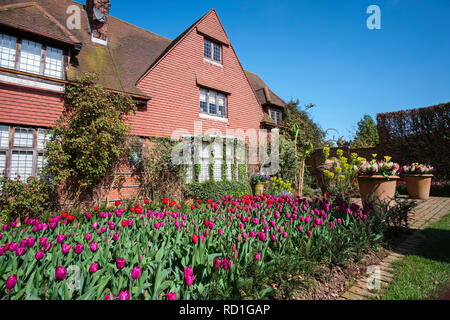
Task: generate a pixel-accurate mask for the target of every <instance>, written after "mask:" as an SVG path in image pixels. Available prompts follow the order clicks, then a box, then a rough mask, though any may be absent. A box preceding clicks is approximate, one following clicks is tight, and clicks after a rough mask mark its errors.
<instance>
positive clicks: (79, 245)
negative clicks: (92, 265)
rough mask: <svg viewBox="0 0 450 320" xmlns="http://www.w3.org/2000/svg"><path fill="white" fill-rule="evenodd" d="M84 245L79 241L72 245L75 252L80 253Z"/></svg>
mask: <svg viewBox="0 0 450 320" xmlns="http://www.w3.org/2000/svg"><path fill="white" fill-rule="evenodd" d="M83 249H84V246H83V245H82V244H81V243H78V244H77V245H76V246H75V247H73V251H75V253H76V254H80V253H82V252H83Z"/></svg>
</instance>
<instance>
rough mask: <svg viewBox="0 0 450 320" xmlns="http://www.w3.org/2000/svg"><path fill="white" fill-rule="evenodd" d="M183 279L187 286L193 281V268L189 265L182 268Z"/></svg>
mask: <svg viewBox="0 0 450 320" xmlns="http://www.w3.org/2000/svg"><path fill="white" fill-rule="evenodd" d="M184 280H185V281H186V285H187V286H190V285H192V284H193V283H194V270H192V268H191V267H187V268H184Z"/></svg>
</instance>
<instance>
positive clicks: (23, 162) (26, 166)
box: [0, 125, 50, 181]
mask: <svg viewBox="0 0 450 320" xmlns="http://www.w3.org/2000/svg"><path fill="white" fill-rule="evenodd" d="M9 132H10V127H9V126H4V125H2V126H0V175H6V176H7V177H8V178H10V179H16V178H17V177H18V176H20V179H21V180H22V181H26V179H27V178H28V177H30V176H39V173H40V172H41V170H42V169H43V168H44V167H45V164H46V160H45V156H44V152H45V144H46V142H47V141H48V139H49V137H50V134H49V132H50V130H48V129H43V128H38V129H34V128H21V127H12V131H11V132H13V133H12V139H10V134H9ZM35 136H36V142H35Z"/></svg>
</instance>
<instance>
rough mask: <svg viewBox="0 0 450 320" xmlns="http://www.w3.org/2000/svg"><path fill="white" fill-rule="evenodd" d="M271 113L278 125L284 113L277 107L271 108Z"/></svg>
mask: <svg viewBox="0 0 450 320" xmlns="http://www.w3.org/2000/svg"><path fill="white" fill-rule="evenodd" d="M269 115H270V117H271V118H272V120H273V121H274V122H275V123H276V124H277V125H278V124H280V123H281V120H282V117H283V114H282V113H281V111H279V110H275V109H269Z"/></svg>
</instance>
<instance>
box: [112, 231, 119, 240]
mask: <svg viewBox="0 0 450 320" xmlns="http://www.w3.org/2000/svg"><path fill="white" fill-rule="evenodd" d="M113 240H114V241H117V240H119V234H118V233H115V234H114V235H113Z"/></svg>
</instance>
